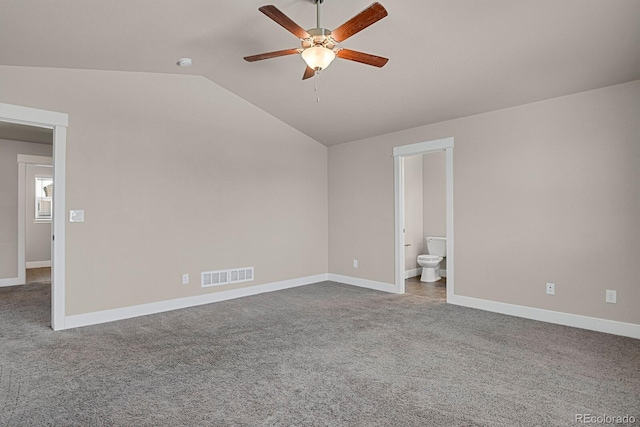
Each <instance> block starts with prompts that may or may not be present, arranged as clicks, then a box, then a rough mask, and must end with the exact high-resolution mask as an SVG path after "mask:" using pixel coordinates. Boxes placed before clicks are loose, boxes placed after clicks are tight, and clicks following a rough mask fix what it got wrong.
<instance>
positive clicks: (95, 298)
mask: <svg viewBox="0 0 640 427" xmlns="http://www.w3.org/2000/svg"><path fill="white" fill-rule="evenodd" d="M0 102H5V103H9V104H16V105H23V106H28V107H35V108H41V109H47V110H53V111H59V112H64V113H68V114H69V128H68V136H67V186H66V190H67V199H66V200H67V205H66V208H67V210H69V209H84V210H85V222H84V223H73V224H71V223H67V229H66V230H67V231H66V250H67V260H66V273H67V276H66V278H67V287H66V299H67V301H66V303H67V315H74V314H80V313H87V312H92V311H98V310H105V309H111V308H118V307H124V306H130V305H135V304H143V303H149V302H155V301H161V300H169V299H174V298H180V297H186V296H191V295H199V294H203V293H209V292H216V291H218V290H224V289H229V287H219V288H205V289H202V288H201V287H200V283H199V282H200V278H199V274H200V272H201V271H207V270H217V269H227V268H234V267H249V266H253V267H255V278H256V280H255V281H254V282H250V283H242V284H240V285H235V286H237V287H241V286H242V287H245V286H252V285H257V284H262V283H270V282H274V281H279V280H285V279H293V278H299V277H304V276H309V275H315V274H320V273H326V271H327V234H328V233H327V148H326V147H324V146H323V145H320V144H319V143H317V142H315V141H313V140H311V139H310V138H308V137H306V136H305V135H303V134H301V133H300V132H299V131H297V130H295V129H293V128H291V127H290V126H288V125H286V124H284V123H283V122H281V121H279V120H277V119H275V118H274V117H272V116H270V115H269V114H267V113H265V112H264V111H262V110H260V109H258V108H257V107H255V106H253V105H251V104H249V103H248V102H246V101H244V100H242V99H241V98H239V97H237V96H236V95H234V94H232V93H230V92H228V91H226V90H225V89H223V88H221V87H220V86H218V85H216V84H214V83H212V82H211V81H209V80H207V79H205V78H202V77H193V76H179V75H165V74H148V73H123V72H107V71H87V70H61V69H42V68H21V67H0ZM301 107H302V105H301ZM158 207H160V208H158ZM182 273H190V276H191V283H190V284H189V285H182V284H181V274H182Z"/></svg>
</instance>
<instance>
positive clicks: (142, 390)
mask: <svg viewBox="0 0 640 427" xmlns="http://www.w3.org/2000/svg"><path fill="white" fill-rule="evenodd" d="M49 293H50V287H49V286H46V285H27V286H23V287H14V288H4V289H0V331H1V337H0V426H40V425H48V426H112V425H113V426H208V425H212V426H227V425H229V426H290V425H300V426H341V425H344V426H555V425H558V426H566V425H572V424H574V417H575V414H577V413H590V414H607V415H625V414H629V415H633V416H635V417H636V420H637V419H639V418H640V340H634V339H630V338H624V337H618V336H613V335H607V334H602V333H597V332H590V331H585V330H580V329H573V328H569V327H563V326H557V325H550V324H545V323H541V322H535V321H530V320H525V319H518V318H514V317H509V316H503V315H499V314H493V313H488V312H483V311H478V310H473V309H468V308H463V307H456V306H451V305H447V304H443V303H440V302H438V301H435V300H431V299H428V298H425V297H419V296H412V295H390V294H385V293H380V292H375V291H371V290H367V289H360V288H355V287H351V286H346V285H341V284H336V283H331V282H325V283H319V284H315V285H309V286H304V287H300V288H295V289H290V290H286V291H280V292H273V293H269V294H262V295H257V296H253V297H247V298H241V299H237V300H233V301H227V302H222V303H217V304H210V305H206V306H200V307H195V308H190V309H185V310H178V311H173V312H168V313H163V314H158V315H153V316H147V317H141V318H136V319H130V320H123V321H119V322H113V323H109V324H104V325H96V326H89V327H85V328H79V329H74V330H69V331H61V332H53V331H51V330H50V329H49V317H50V311H49V310H50V309H49V304H50V295H49ZM634 424H635V425H638V421H636V423H634Z"/></svg>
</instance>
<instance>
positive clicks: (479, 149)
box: [329, 80, 640, 324]
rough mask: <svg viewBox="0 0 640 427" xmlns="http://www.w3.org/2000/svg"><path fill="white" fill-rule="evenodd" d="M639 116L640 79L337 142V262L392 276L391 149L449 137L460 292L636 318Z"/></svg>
mask: <svg viewBox="0 0 640 427" xmlns="http://www.w3.org/2000/svg"><path fill="white" fill-rule="evenodd" d="M638 117H640V80H636V81H634V82H630V83H625V84H621V85H616V86H610V87H605V88H601V89H597V90H592V91H587V92H581V93H577V94H574V95H569V96H563V97H558V98H554V99H549V100H546V101H541V102H536V103H531V104H526V105H521V106H517V107H513V108H508V109H504V110H498V111H494V112H490V113H486V114H480V115H475V116H470V117H465V118H460V119H456V120H451V121H446V122H441V123H436V124H432V125H428V126H422V127H418V128H414V129H408V130H404V131H401V132H396V133H393V134H388V135H382V136H378V137H373V138H368V139H364V140H359V141H354V142H350V143H346V144H341V145H336V146H333V147H330V148H329V206H330V211H329V230H330V231H329V253H330V257H329V271H330V272H331V273H335V274H343V275H348V276H353V277H358V278H363V279H369V280H374V281H379V282H385V283H393V281H394V216H393V212H394V196H393V188H394V186H393V159H392V157H391V154H392V149H393V147H394V146H399V145H405V144H412V143H417V142H422V141H429V140H434V139H439V138H444V137H454V138H455V148H454V177H453V178H454V195H453V196H454V210H455V213H454V227H455V237H454V238H455V251H456V266H455V268H456V271H455V275H456V276H455V277H456V283H455V292H456V294H458V295H463V296H469V297H475V298H480V299H485V300H491V301H498V302H504V303H509V304H515V305H522V306H529V307H535V308H540V309H547V310H552V311H559V312H565V313H571V314H576V315H583V316H590V317H595V318H602V319H609V320H616V321H621V322H629V323H635V324H640V310H638V301H640V286H638V284H639V283H640V263H639V262H638V260H639V259H640V167H638V165H639V164H640V143H639V141H640V120H638ZM356 193H358V194H361V195H362V196H361V197H358V198H357V200H350V199H349V197H348V196H349V195H351V194H356ZM434 231H437V230H434ZM345 248H347V249H348V254H347V253H346V249H345ZM347 256H348V258H347ZM350 258H358V259H359V260H360V268H359V269H353V268H349V262H350ZM546 282H553V283H555V284H556V294H555V295H553V296H549V295H546V293H545V283H546ZM607 289H614V290H617V292H618V302H617V304H607V303H606V302H605V291H606V290H607Z"/></svg>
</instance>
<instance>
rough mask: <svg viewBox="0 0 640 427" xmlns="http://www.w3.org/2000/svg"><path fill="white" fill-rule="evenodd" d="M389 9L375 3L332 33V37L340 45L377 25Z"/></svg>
mask: <svg viewBox="0 0 640 427" xmlns="http://www.w3.org/2000/svg"><path fill="white" fill-rule="evenodd" d="M387 15H388V13H387V9H385V8H384V7H383V6H382V5H381V4H380V3H377V2H376V3H373V4H372V5H371V6H369V7H368V8H366V9H365V10H363V11H362V12H360V13H359V14H357V15H356V16H354V17H353V18H351V19H349V20H348V21H347V22H345V23H344V24H342V25H340V26H339V27H338V28H336V29H335V30H333V31H331V37H333V39H334V40H335V41H337V42H338V43H340V42H342V41H344V40H346V39H348V38H349V37H351V36H352V35H354V34H356V33H359V32H360V31H362V30H364V29H365V28H367V27H368V26H369V25H371V24H375V23H376V22H378V21H379V20H381V19H382V18H384V17H385V16H387Z"/></svg>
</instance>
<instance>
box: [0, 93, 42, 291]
mask: <svg viewBox="0 0 640 427" xmlns="http://www.w3.org/2000/svg"><path fill="white" fill-rule="evenodd" d="M1 85H2V82H0V87H2V86H1ZM0 93H1V92H0ZM0 98H1V96H0ZM0 102H2V101H1V100H0ZM18 154H29V155H33V156H51V146H50V145H45V144H33V143H30V142H21V141H9V140H3V139H0V279H12V278H17V277H18Z"/></svg>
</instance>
